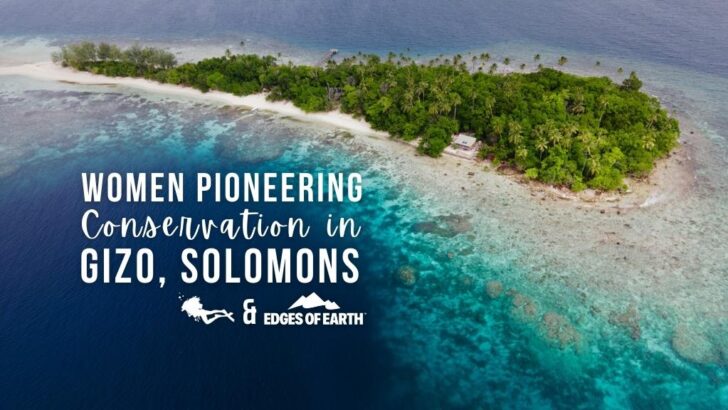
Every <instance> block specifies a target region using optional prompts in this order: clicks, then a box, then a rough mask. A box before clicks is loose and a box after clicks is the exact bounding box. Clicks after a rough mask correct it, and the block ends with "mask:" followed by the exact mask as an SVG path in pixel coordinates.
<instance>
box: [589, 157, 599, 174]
mask: <svg viewBox="0 0 728 410" xmlns="http://www.w3.org/2000/svg"><path fill="white" fill-rule="evenodd" d="M600 168H601V166H600V164H599V158H598V157H597V156H592V157H589V159H587V160H586V169H587V170H588V171H589V174H590V175H596V174H597V173H598V172H599V170H600Z"/></svg>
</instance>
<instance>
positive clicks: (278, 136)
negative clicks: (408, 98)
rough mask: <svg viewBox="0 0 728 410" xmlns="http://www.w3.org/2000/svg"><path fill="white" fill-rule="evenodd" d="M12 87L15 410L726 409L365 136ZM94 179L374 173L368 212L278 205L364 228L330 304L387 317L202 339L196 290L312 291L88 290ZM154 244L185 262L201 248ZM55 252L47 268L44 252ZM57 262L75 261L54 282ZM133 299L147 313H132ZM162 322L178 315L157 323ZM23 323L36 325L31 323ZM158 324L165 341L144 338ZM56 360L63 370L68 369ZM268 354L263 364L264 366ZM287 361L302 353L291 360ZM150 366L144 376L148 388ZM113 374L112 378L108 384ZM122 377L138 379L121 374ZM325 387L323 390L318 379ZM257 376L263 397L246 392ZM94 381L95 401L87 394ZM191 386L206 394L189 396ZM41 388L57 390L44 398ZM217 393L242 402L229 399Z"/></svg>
mask: <svg viewBox="0 0 728 410" xmlns="http://www.w3.org/2000/svg"><path fill="white" fill-rule="evenodd" d="M0 85H1V88H0V89H2V92H0V116H1V117H2V119H3V122H4V123H5V124H9V128H6V130H7V131H8V132H7V133H6V134H5V137H4V138H5V139H4V141H3V143H4V144H6V145H5V146H9V145H10V144H12V143H13V142H14V141H15V144H16V145H15V146H14V147H13V146H11V148H12V149H9V150H4V151H3V153H4V154H3V155H4V156H5V158H4V163H5V164H11V166H6V167H5V169H6V174H5V175H4V176H3V180H2V181H3V183H2V186H1V187H2V195H0V197H2V198H3V200H2V201H1V202H0V207H1V208H2V209H3V212H2V214H3V221H2V222H3V226H5V227H6V229H7V230H6V235H4V236H3V250H4V251H5V252H6V254H10V255H13V256H12V257H10V258H4V259H3V267H2V269H3V271H4V272H9V273H10V275H9V277H8V279H7V280H6V281H4V285H3V287H2V290H3V293H2V297H1V298H0V300H3V303H4V309H3V310H4V312H5V314H4V315H3V327H4V328H6V329H13V330H11V331H10V332H9V333H6V335H9V336H10V337H9V338H8V339H7V340H10V341H11V343H9V344H4V348H3V354H2V358H3V359H2V360H3V367H4V368H5V369H12V371H10V372H4V376H3V377H4V378H6V379H5V380H3V385H4V386H9V385H13V386H15V387H14V389H13V390H12V391H6V392H5V397H6V399H9V402H10V403H11V404H12V405H13V406H12V407H15V406H16V405H17V406H22V407H25V405H27V404H30V405H31V406H32V405H38V406H43V405H50V404H58V403H65V404H68V405H99V406H104V407H106V406H111V407H116V406H121V407H126V406H134V405H139V404H140V403H145V404H148V403H150V402H153V403H157V404H158V405H169V404H170V403H172V404H176V405H182V406H188V405H194V404H198V403H199V404H200V405H203V404H204V405H208V406H213V407H217V406H223V407H226V406H230V405H250V406H277V405H283V404H286V403H288V404H290V400H296V401H302V402H303V403H307V404H308V405H320V406H324V407H331V406H334V407H339V406H347V407H348V406H353V407H370V406H382V407H392V406H395V405H398V406H404V407H410V408H422V407H429V408H433V407H434V408H474V407H501V406H506V407H514V408H523V407H529V408H554V407H556V408H561V407H572V406H576V405H580V406H585V407H607V408H620V407H664V406H671V405H673V406H678V407H683V406H684V407H693V408H701V407H705V408H708V407H715V406H716V405H721V404H722V403H724V402H725V399H726V397H725V395H726V389H725V377H726V374H725V369H722V368H720V367H716V366H714V365H709V366H704V365H694V364H691V363H689V362H687V361H684V360H680V359H676V358H675V356H674V354H670V353H669V352H668V353H666V352H660V351H655V350H654V349H653V348H651V347H650V346H649V345H648V344H647V343H634V342H633V341H632V340H631V339H630V338H629V336H628V334H627V333H625V332H624V331H622V329H620V328H619V327H615V326H611V325H609V324H608V323H605V322H604V321H603V320H601V319H600V318H599V317H598V316H597V315H595V314H594V313H593V312H590V311H589V308H588V306H587V305H586V304H584V303H581V302H583V301H580V295H579V294H578V293H577V292H574V291H573V290H569V289H567V288H563V289H562V290H561V294H560V299H559V300H554V299H553V298H552V297H551V296H550V295H549V293H548V292H546V291H544V290H542V289H540V286H539V285H538V284H535V283H529V281H527V280H525V279H524V278H527V277H528V276H529V272H527V271H523V270H522V268H521V267H519V266H518V264H516V263H515V262H514V261H515V260H516V259H517V258H519V257H520V255H519V254H520V253H521V252H522V251H521V250H519V249H512V250H511V251H510V252H500V251H496V249H499V248H501V246H503V244H499V243H498V242H500V241H502V240H503V239H499V237H498V236H499V233H498V232H497V231H495V232H482V231H480V230H478V229H477V228H476V226H477V225H476V224H474V223H473V222H472V221H471V220H472V219H473V214H472V212H466V213H461V212H460V208H459V207H457V206H454V207H453V206H450V208H451V209H453V212H442V211H443V208H441V207H440V206H438V205H437V204H433V203H428V202H427V201H425V202H423V197H422V196H421V195H420V192H419V191H418V190H417V189H414V188H413V187H410V186H408V185H406V184H405V183H403V180H402V179H400V178H398V177H397V176H396V174H392V173H391V169H390V168H391V163H390V160H391V159H390V158H387V157H386V156H384V155H383V154H382V153H381V152H379V151H377V150H375V149H372V148H370V147H368V146H366V145H362V144H361V143H360V142H358V140H356V139H352V138H351V137H349V136H347V135H346V134H341V133H336V132H333V131H327V130H325V129H317V128H314V127H311V126H305V125H302V124H295V123H289V122H287V121H285V120H281V119H272V118H270V117H268V116H265V115H259V114H251V113H246V112H241V111H237V110H233V109H220V108H216V107H212V106H204V105H199V104H197V105H194V104H188V103H182V102H174V101H160V100H158V99H148V98H145V97H142V96H135V95H129V94H128V93H126V92H121V93H115V92H112V93H109V92H103V93H98V92H97V91H94V92H91V91H89V89H88V88H87V89H84V88H82V87H74V86H67V85H58V84H50V83H48V84H46V83H37V82H33V83H29V82H28V81H27V80H22V79H19V78H13V77H9V78H5V79H3V81H2V82H0ZM61 119H62V120H61ZM51 125H52V126H51ZM261 140H265V141H266V144H264V146H263V147H262V146H261V144H260V141H261ZM27 141H32V144H27ZM10 155H11V156H12V157H10V158H8V156H10ZM89 169H91V170H98V169H102V170H103V169H124V170H130V171H139V170H153V169H180V170H186V171H188V172H189V171H192V170H199V169H215V170H218V169H219V170H224V169H230V170H239V169H246V170H251V169H262V170H265V169H270V170H273V169H275V170H281V169H286V170H292V171H302V170H307V171H311V172H315V171H322V170H326V171H331V170H335V171H343V172H346V171H351V170H360V171H363V175H364V179H365V181H366V190H365V192H366V200H365V201H363V202H362V203H361V204H358V205H356V206H354V205H348V206H343V207H338V206H337V207H333V209H332V208H331V207H325V206H324V207H323V209H322V208H321V207H316V208H315V209H305V208H300V207H295V208H287V209H267V210H266V212H269V213H273V214H277V213H283V214H294V215H295V214H300V215H305V216H307V217H309V218H313V219H314V220H315V218H317V215H319V214H321V213H324V212H332V211H333V212H346V213H347V215H350V216H353V217H356V218H357V219H358V220H359V221H360V222H361V223H362V224H363V226H364V227H365V234H364V237H363V238H360V239H358V240H357V241H358V242H357V243H356V245H357V246H358V247H359V248H360V249H361V250H362V252H363V258H362V259H363V261H364V262H363V263H364V268H363V273H362V280H361V281H360V283H359V284H357V285H355V286H353V287H351V288H349V287H342V286H334V287H327V286H322V287H321V290H320V292H326V293H327V294H328V295H329V296H328V297H334V298H338V299H337V300H340V301H342V302H341V303H346V304H347V305H348V306H349V307H356V308H359V309H361V310H365V311H368V312H369V319H368V320H369V322H368V325H367V326H366V327H365V328H364V329H356V330H350V331H341V332H339V331H335V332H330V331H329V332H327V331H323V330H321V329H314V330H304V331H296V332H295V334H296V335H297V336H296V337H297V338H300V340H301V341H302V343H303V344H305V346H307V347H306V348H305V349H306V350H301V349H302V348H303V346H301V345H299V344H297V343H291V342H290V338H289V337H287V336H288V335H289V334H288V333H285V332H286V331H290V329H284V330H283V331H278V332H272V331H265V330H255V331H247V330H248V329H246V331H245V332H243V331H241V329H235V330H234V331H231V330H229V329H228V330H219V329H218V330H217V331H215V332H214V333H207V332H196V333H190V331H191V330H192V329H191V328H190V325H191V323H190V322H189V321H188V320H187V319H186V318H185V317H183V315H180V314H179V313H178V312H177V311H176V310H177V303H176V301H177V295H178V293H180V292H181V293H184V294H191V292H195V293H201V294H202V295H204V296H207V297H208V298H212V297H214V298H215V300H219V301H221V302H223V301H227V302H229V303H232V304H234V303H237V301H238V300H239V299H240V298H241V296H243V295H244V296H248V295H249V294H251V293H252V294H253V295H255V296H256V297H257V298H259V300H261V299H262V300H267V301H268V303H270V304H271V305H272V306H276V305H277V304H280V303H279V302H281V301H284V302H286V301H288V299H292V298H293V297H294V296H295V295H296V294H297V293H296V292H298V291H299V290H304V289H305V290H306V291H307V290H308V289H307V288H306V287H304V289H298V288H296V287H293V288H287V289H286V288H285V287H284V288H283V289H280V288H279V287H275V286H274V287H271V288H265V287H263V288H255V289H251V288H243V289H240V288H237V287H235V286H230V285H228V286H222V287H209V286H194V287H187V286H182V285H181V284H179V283H170V285H169V286H168V287H167V288H165V289H164V290H157V289H148V288H141V287H133V288H132V289H126V290H124V289H120V288H115V287H110V288H100V287H88V286H83V285H81V283H80V281H78V280H77V277H76V275H77V272H76V270H75V265H76V263H77V260H76V255H77V252H75V251H74V249H76V248H78V247H80V246H82V244H83V241H82V240H81V236H80V232H77V231H76V228H75V226H76V224H77V219H78V212H80V211H79V210H78V209H79V207H82V205H81V204H79V201H80V193H79V187H78V186H77V183H76V176H77V173H78V172H80V171H81V170H89ZM50 203H52V204H53V206H50V207H49V206H47V204H50ZM108 211H109V212H111V213H112V214H119V215H123V214H127V213H132V214H133V215H144V214H146V213H147V212H152V213H153V214H158V213H161V214H164V213H171V214H177V213H182V214H187V212H191V213H193V214H196V213H199V214H200V215H204V216H209V215H210V213H212V214H214V215H218V214H219V215H225V214H226V212H229V211H230V210H229V209H226V208H225V207H223V208H222V209H219V208H218V207H215V208H214V209H209V208H208V209H204V210H200V209H195V208H191V209H187V208H184V209H177V208H175V207H171V206H166V205H165V206H163V207H162V209H159V208H151V207H149V206H141V207H135V208H132V209H128V208H123V207H122V208H119V207H116V208H115V207H111V206H109V207H108ZM41 229H42V230H43V231H42V232H43V233H42V234H40V232H41ZM312 241H313V243H314V244H316V243H318V242H319V241H324V242H325V239H322V238H316V237H314V238H313V239H312ZM112 244H115V242H112V243H110V245H112ZM260 245H261V246H262V245H263V244H260ZM505 245H506V246H508V245H507V244H505ZM116 246H118V244H116ZM153 246H155V247H156V248H154V249H156V251H157V253H159V254H161V255H163V256H162V257H163V258H166V259H165V260H167V259H169V260H170V261H171V260H172V258H173V257H174V255H175V254H176V252H177V251H178V250H179V249H180V248H181V247H182V244H180V243H178V242H175V241H172V242H170V243H167V242H165V243H155V244H153ZM219 246H222V244H221V245H219ZM337 246H342V244H337ZM489 248H490V249H492V251H488V249H489ZM32 249H36V251H33V250H32ZM38 250H39V251H40V252H42V253H43V255H45V257H44V259H45V258H48V259H47V261H45V262H39V261H38V260H37V259H35V258H32V257H30V255H31V254H33V253H36V252H38ZM170 263H171V262H170ZM51 266H55V267H56V268H55V269H54V270H52V271H51V270H49V269H50V267H51ZM403 271H409V272H412V273H413V276H414V280H413V281H412V282H413V283H412V282H410V281H408V280H407V278H406V277H405V278H403V277H402V276H401V273H402V272H403ZM51 272H52V273H51ZM496 279H497V280H500V281H502V282H503V283H504V284H505V288H504V290H503V293H502V294H501V295H500V296H499V297H498V298H496V299H492V298H491V297H489V296H488V295H487V292H486V282H488V281H491V280H496ZM41 300H42V301H43V303H33V301H41ZM90 303H93V305H91V304H90ZM120 305H126V306H127V309H126V312H124V310H120ZM130 305H136V307H134V308H128V306H130ZM83 306H88V307H91V306H93V307H92V309H93V311H94V312H96V313H93V314H92V313H87V312H86V313H85V312H84V311H83ZM149 311H159V312H160V313H159V314H157V315H155V316H152V317H149V316H146V317H145V313H144V312H149ZM53 312H64V313H61V314H59V313H55V314H54V313H53ZM135 312H136V313H135ZM544 317H549V318H551V319H553V320H555V321H556V322H555V323H557V324H556V326H555V327H553V326H552V327H551V328H549V326H547V324H548V323H552V322H547V321H545V320H544V319H543V318H544ZM17 321H21V322H24V323H25V324H24V325H23V326H19V327H18V326H14V325H13V323H15V322H17ZM59 322H60V323H59ZM104 323H105V324H104ZM552 325H553V323H552ZM89 326H90V327H89ZM160 326H161V327H160ZM140 328H142V329H146V330H145V331H144V332H143V333H141V334H140V333H139V330H140ZM206 330H207V329H206ZM550 332H551V333H550ZM82 335H83V336H82ZM152 335H153V336H152ZM180 335H182V336H181V337H180ZM211 335H213V336H214V337H216V338H217V339H216V340H215V341H214V342H213V341H212V340H211V339H210V337H211ZM149 337H154V338H155V339H156V341H155V342H150V339H149ZM205 343H213V344H214V346H215V350H216V352H215V353H211V352H208V353H205V354H204V356H200V353H199V352H197V353H194V352H195V351H196V349H195V348H194V346H195V345H205ZM99 345H101V346H104V350H101V352H103V351H119V352H126V353H124V354H122V355H112V356H108V355H105V354H103V353H100V351H99V349H98V346H99ZM314 346H315V347H314ZM310 349H313V351H311V350H310ZM352 350H353V351H352ZM51 351H54V352H56V353H55V355H58V357H60V358H58V357H56V358H53V357H51V356H48V354H50V352H51ZM250 352H256V353H255V354H254V355H255V356H256V357H259V358H260V359H259V360H255V359H251V356H250V355H251V353H250ZM312 353H313V354H312ZM186 355H192V356H186ZM281 355H283V357H288V358H289V359H288V360H285V361H284V362H279V361H278V359H277V358H279V357H281ZM195 356H197V357H198V359H196V360H195V359H190V357H195ZM175 357H183V358H184V357H187V359H183V360H178V359H174V358H175ZM223 357H224V358H225V359H224V362H221V361H220V360H221V359H222V358H223ZM203 358H204V359H203ZM130 359H131V361H130ZM201 360H202V361H201ZM144 363H145V364H144ZM283 363H285V364H283ZM140 366H143V369H144V370H143V372H144V376H140V377H132V376H131V374H136V372H138V371H140V370H141V369H142V368H141V367H140ZM94 369H95V370H94ZM98 369H103V371H104V373H105V374H109V377H108V378H107V379H102V380H99V379H98V377H97V373H96V370H98ZM107 372H120V374H122V375H124V374H127V373H128V374H129V375H128V376H123V377H122V378H121V379H116V378H114V377H113V376H111V374H112V373H107ZM187 372H194V373H196V375H195V376H194V379H195V380H196V381H197V383H196V384H193V385H187V383H189V379H183V378H182V376H179V375H180V374H185V373H187ZM61 375H63V376H61ZM214 375H223V376H221V377H222V378H223V379H224V381H221V382H220V384H212V385H208V384H205V383H209V382H206V380H207V379H208V378H209V377H215V376H214ZM224 375H227V378H225V377H224ZM58 377H66V378H68V379H67V380H68V381H66V382H63V381H58V380H57V379H56V378H58ZM306 377H314V378H317V379H318V380H320V382H321V384H316V385H313V386H308V385H306V384H301V378H306ZM270 378H273V379H275V380H278V382H279V383H281V384H288V385H290V386H293V387H290V386H289V387H286V389H288V390H289V395H288V396H285V397H284V398H282V397H280V396H277V394H278V392H279V391H278V388H276V387H271V386H268V385H267V383H269V380H270ZM112 380H113V381H114V382H115V383H117V385H118V384H119V383H120V384H121V385H123V386H124V388H125V389H126V390H129V391H135V392H139V393H138V395H132V396H124V397H123V398H121V397H119V396H118V395H117V394H116V393H114V391H116V390H108V389H109V388H111V385H109V384H107V383H111V381H112ZM241 380H243V381H244V382H245V384H246V385H251V384H252V385H256V386H258V385H260V386H261V387H259V390H256V392H248V393H245V394H243V393H240V392H235V393H230V389H231V388H233V387H232V386H234V385H236V384H237V383H240V381H241ZM344 380H345V381H346V382H344ZM19 381H20V383H18V382H19ZM68 383H71V384H68ZM327 383H328V384H330V385H331V386H334V388H336V389H338V390H339V391H340V392H341V393H340V394H337V395H332V394H331V391H330V389H328V388H324V387H322V386H323V385H326V384H327ZM76 384H82V385H84V386H85V388H84V389H85V390H84V391H85V392H86V393H84V394H83V395H82V396H76V395H73V396H72V395H69V393H68V391H69V390H68V389H71V390H70V391H73V389H74V388H76V389H77V388H78V387H74V385H76ZM177 385H183V386H187V387H186V389H185V390H184V391H183V392H180V391H179V389H177V387H173V386H177ZM142 386H145V387H144V388H143V387H142ZM226 386H228V387H226ZM38 389H43V390H44V391H45V392H46V395H44V396H42V397H40V396H34V394H33V392H34V391H37V390H38ZM89 389H93V391H98V392H104V391H107V393H88V392H89V391H91V390H89ZM209 392H217V393H220V392H228V393H226V394H221V395H219V396H214V397H211V396H210V395H209V394H208V393H209ZM362 394H365V396H361V395H362ZM164 397H167V399H163V398H164ZM169 397H174V399H173V400H171V401H169V400H170V399H169Z"/></svg>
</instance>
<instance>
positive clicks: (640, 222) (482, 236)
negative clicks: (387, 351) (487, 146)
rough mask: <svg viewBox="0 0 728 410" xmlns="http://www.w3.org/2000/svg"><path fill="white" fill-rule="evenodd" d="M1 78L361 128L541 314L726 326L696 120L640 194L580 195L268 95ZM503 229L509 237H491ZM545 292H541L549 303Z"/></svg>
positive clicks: (56, 77)
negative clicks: (571, 299) (495, 260)
mask: <svg viewBox="0 0 728 410" xmlns="http://www.w3.org/2000/svg"><path fill="white" fill-rule="evenodd" d="M0 75H5V76H25V77H30V78H36V79H40V80H46V81H60V82H65V83H71V84H82V85H98V86H100V87H113V88H115V89H116V90H119V89H123V88H126V89H128V90H127V91H132V92H136V91H138V92H140V93H142V94H144V93H148V94H154V95H160V96H165V97H171V98H179V99H182V100H188V101H189V100H191V101H197V102H204V103H210V104H220V105H221V106H237V107H241V108H245V109H251V110H261V111H267V112H271V113H275V114H278V115H281V116H284V117H288V118H291V119H295V120H298V121H302V122H306V123H312V124H316V125H318V124H324V125H326V126H328V127H333V128H338V129H345V130H348V131H351V132H352V134H354V135H355V138H354V140H353V144H355V145H356V146H357V147H358V148H356V149H357V150H359V151H360V152H370V154H371V155H372V156H374V157H376V158H377V162H378V163H379V164H380V166H381V169H382V170H383V171H385V172H387V173H389V174H391V176H392V178H393V180H396V181H401V182H402V183H404V184H406V185H408V186H411V187H413V189H415V190H417V191H419V192H420V194H421V201H423V208H428V209H432V210H433V212H435V211H437V212H439V214H441V215H448V214H457V215H465V216H467V217H468V218H471V217H472V219H471V222H470V223H471V224H472V227H471V229H470V234H469V235H468V240H467V242H468V243H467V247H475V248H478V249H482V250H483V251H484V252H488V253H493V254H499V255H503V256H506V257H508V258H510V259H508V261H509V263H512V264H514V265H515V266H521V267H524V268H525V269H523V271H524V272H531V274H530V276H529V277H523V278H520V277H512V276H508V275H504V276H502V277H498V278H483V279H484V280H491V279H498V280H500V281H502V282H503V285H504V286H506V287H516V286H517V287H518V288H517V291H518V292H521V293H522V294H525V295H528V296H530V297H532V298H534V299H535V304H536V305H540V306H541V307H540V309H543V310H544V311H545V310H546V309H551V310H557V311H560V312H564V311H569V310H572V309H573V310H575V311H574V312H573V313H572V316H578V315H581V314H583V312H584V311H587V312H591V313H590V314H592V315H599V316H603V317H604V320H605V321H608V320H609V319H610V315H615V314H622V313H623V312H624V309H626V307H627V306H628V305H631V304H634V305H635V306H636V309H637V311H638V312H639V313H640V314H641V315H643V316H648V315H659V316H660V317H666V318H669V320H667V322H666V323H667V324H668V327H662V326H661V327H659V328H650V326H649V324H646V328H645V329H643V330H642V331H643V337H644V338H648V339H652V340H660V341H661V342H660V344H661V345H663V346H664V341H666V340H670V339H671V337H673V332H674V329H678V326H680V327H679V328H680V329H682V328H685V327H687V328H689V329H690V331H691V332H698V333H701V332H702V333H713V332H718V331H719V329H720V328H721V327H722V326H724V325H725V312H724V310H721V309H722V308H721V306H726V295H728V292H726V285H727V284H726V280H725V277H724V276H720V272H721V270H722V269H723V270H724V269H725V266H728V263H727V261H726V254H725V253H724V252H722V250H721V247H722V246H723V245H722V242H721V240H722V232H721V229H720V226H719V225H714V224H710V225H706V223H705V222H706V221H710V220H711V216H710V212H712V210H713V209H714V208H710V207H708V208H706V206H705V205H706V202H705V201H703V200H702V199H701V195H706V194H705V193H704V191H705V190H706V189H713V188H712V187H710V186H708V185H705V186H703V187H700V186H699V185H697V183H696V176H695V167H696V161H695V160H694V158H700V160H701V162H700V165H701V166H702V167H704V168H705V167H709V168H710V169H714V168H716V169H717V168H718V167H717V166H715V165H709V164H710V161H711V158H712V155H711V152H710V144H708V143H706V139H705V137H704V136H702V135H701V134H700V133H699V132H698V128H697V127H696V126H694V125H693V124H692V123H690V121H687V120H686V119H683V118H681V123H682V124H683V126H682V128H683V131H684V132H683V136H682V137H681V144H682V147H681V148H680V149H678V150H677V151H676V152H675V153H674V154H673V155H672V156H671V158H668V159H665V160H662V161H660V162H658V164H657V167H656V169H655V171H654V172H653V174H652V175H650V177H648V178H646V179H645V180H642V181H629V186H630V188H631V192H628V193H626V194H612V193H603V194H598V193H595V192H589V191H587V192H584V193H581V194H579V195H575V194H573V193H571V192H569V191H568V190H562V189H557V188H554V187H550V186H546V185H543V184H537V183H533V182H528V181H524V180H523V178H522V177H521V176H520V175H517V174H513V175H504V174H503V173H500V172H495V171H494V170H493V169H492V166H491V165H490V164H488V163H487V162H483V161H474V160H467V159H463V158H457V157H454V156H444V157H443V158H437V159H436V158H429V157H425V156H420V155H416V151H415V150H414V149H413V147H412V146H411V144H407V143H401V142H400V141H397V140H393V139H392V138H389V136H388V134H387V133H384V132H379V131H375V130H372V129H371V127H370V126H369V125H368V124H367V123H366V122H364V121H362V120H358V119H355V118H353V117H351V116H349V115H346V114H343V113H340V112H327V113H314V114H307V113H305V112H303V111H302V110H300V109H298V108H296V107H295V106H293V105H292V104H291V103H284V102H271V101H267V100H266V98H265V95H263V94H257V95H251V96H245V97H238V96H234V95H231V94H226V93H221V92H208V93H202V92H200V91H198V90H195V89H192V88H187V87H180V86H174V85H166V84H160V83H156V82H153V81H148V80H144V79H134V78H110V77H105V76H99V75H93V74H90V73H86V72H77V71H74V70H71V69H66V68H61V67H59V66H57V65H54V64H52V63H50V62H41V63H33V64H22V65H10V66H0ZM404 164H406V166H404ZM718 185H719V184H718ZM696 186H697V188H696ZM696 191H697V192H696ZM443 198H446V200H444V201H443ZM707 204H708V205H709V204H710V203H709V202H708V203H707ZM478 210H482V211H478ZM534 221H539V222H538V223H534ZM696 221H701V222H696ZM494 230H495V231H498V232H499V233H498V237H499V238H503V240H502V241H497V242H494V241H493V240H492V236H491V235H490V233H491V232H493V231H494ZM723 239H724V238H723ZM451 246H452V248H451V249H447V250H444V251H445V252H448V254H452V255H454V256H453V257H454V258H456V259H457V258H459V257H460V256H457V255H460V253H461V252H462V251H463V248H464V247H465V246H466V245H465V244H463V243H460V242H458V241H452V242H451ZM707 255H709V257H708V256H707ZM463 259H464V257H463ZM565 289H568V290H569V292H571V293H573V294H577V295H584V300H583V306H554V305H550V306H547V303H546V302H545V301H546V300H552V301H553V300H560V299H561V298H562V296H563V292H564V290H565ZM537 294H541V298H540V299H539V296H538V295H537ZM696 301H705V302H706V303H696ZM540 313H542V312H540ZM702 333H701V334H702ZM716 348H718V347H716ZM720 348H722V347H720Z"/></svg>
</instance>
